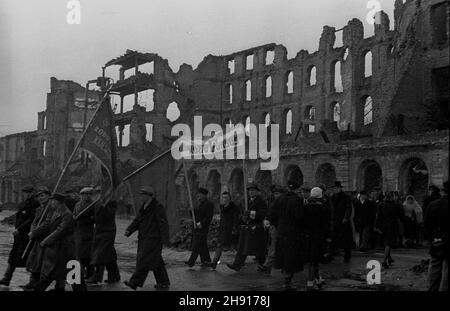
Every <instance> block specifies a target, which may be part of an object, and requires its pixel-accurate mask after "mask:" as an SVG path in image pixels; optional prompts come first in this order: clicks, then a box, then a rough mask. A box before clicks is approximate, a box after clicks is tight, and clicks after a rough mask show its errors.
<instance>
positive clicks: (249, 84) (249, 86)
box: [245, 80, 252, 102]
mask: <svg viewBox="0 0 450 311" xmlns="http://www.w3.org/2000/svg"><path fill="white" fill-rule="evenodd" d="M245 100H246V101H248V102H249V101H251V100H252V82H251V81H250V80H247V81H245Z"/></svg>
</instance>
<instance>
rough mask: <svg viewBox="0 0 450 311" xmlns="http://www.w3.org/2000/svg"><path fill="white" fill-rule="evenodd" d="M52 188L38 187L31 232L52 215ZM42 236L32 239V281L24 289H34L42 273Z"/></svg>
mask: <svg viewBox="0 0 450 311" xmlns="http://www.w3.org/2000/svg"><path fill="white" fill-rule="evenodd" d="M50 195H51V193H50V190H49V189H48V188H47V187H45V186H41V187H38V189H37V191H36V197H37V199H38V201H39V204H40V205H39V207H38V208H37V209H36V213H35V216H34V219H33V222H32V224H31V227H30V234H31V232H32V231H33V230H34V229H36V228H37V226H38V224H39V222H40V221H41V219H42V221H41V223H43V222H45V221H47V220H48V219H50V218H51V217H52V213H53V209H52V208H51V206H48V204H49V201H50ZM41 239H42V238H41V237H38V238H36V239H33V238H32V239H31V242H30V243H32V248H31V251H30V253H29V255H28V258H27V263H26V268H27V271H29V272H30V273H31V275H30V281H29V282H28V284H26V285H25V286H23V289H32V288H33V286H34V284H35V283H36V282H38V281H39V279H40V274H41V265H42V255H43V248H42V246H41V245H40V242H41Z"/></svg>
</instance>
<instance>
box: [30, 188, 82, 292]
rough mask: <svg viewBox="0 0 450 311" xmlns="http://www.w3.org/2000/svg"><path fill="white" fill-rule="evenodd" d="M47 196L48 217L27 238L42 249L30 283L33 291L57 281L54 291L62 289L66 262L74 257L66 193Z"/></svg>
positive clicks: (71, 225) (71, 218)
mask: <svg viewBox="0 0 450 311" xmlns="http://www.w3.org/2000/svg"><path fill="white" fill-rule="evenodd" d="M50 199H51V201H50V205H51V208H52V213H51V217H47V218H46V219H45V221H43V222H42V223H41V224H40V225H39V226H37V227H35V228H34V229H33V230H32V231H31V239H33V240H36V241H39V242H36V243H39V245H40V247H41V248H42V267H41V271H40V278H39V281H38V282H36V283H35V284H34V285H33V286H32V289H34V290H35V291H45V290H46V289H47V287H48V286H49V285H50V284H51V283H52V282H53V281H56V284H57V285H56V287H55V290H57V291H64V286H65V280H66V275H67V268H66V264H67V262H68V261H70V260H72V259H74V253H73V249H74V242H73V229H74V226H75V221H74V219H73V215H72V213H71V212H70V210H69V209H68V208H67V206H66V205H65V200H66V196H65V195H63V194H58V193H55V194H54V195H53V196H52V197H50Z"/></svg>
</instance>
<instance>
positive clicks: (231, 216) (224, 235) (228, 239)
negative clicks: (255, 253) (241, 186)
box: [210, 191, 239, 269]
mask: <svg viewBox="0 0 450 311" xmlns="http://www.w3.org/2000/svg"><path fill="white" fill-rule="evenodd" d="M238 218H239V207H238V206H237V205H236V204H234V202H233V201H231V195H230V193H229V192H228V191H224V192H223V193H222V204H221V205H220V224H219V239H218V241H217V247H216V252H215V254H214V259H213V262H212V263H211V265H210V267H211V268H213V269H216V267H217V263H218V262H219V260H220V257H221V256H222V252H223V251H224V250H228V249H230V248H231V245H232V241H233V233H235V232H236V231H237V230H238V229H237V227H238Z"/></svg>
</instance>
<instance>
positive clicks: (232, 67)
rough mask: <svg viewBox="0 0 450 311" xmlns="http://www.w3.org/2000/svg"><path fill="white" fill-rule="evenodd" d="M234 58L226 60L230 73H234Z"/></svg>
mask: <svg viewBox="0 0 450 311" xmlns="http://www.w3.org/2000/svg"><path fill="white" fill-rule="evenodd" d="M234 66H235V65H234V59H230V60H228V72H229V74H230V75H232V74H233V73H234Z"/></svg>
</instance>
